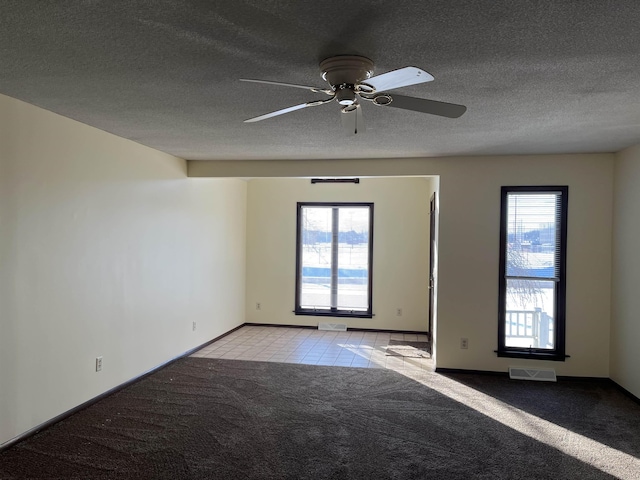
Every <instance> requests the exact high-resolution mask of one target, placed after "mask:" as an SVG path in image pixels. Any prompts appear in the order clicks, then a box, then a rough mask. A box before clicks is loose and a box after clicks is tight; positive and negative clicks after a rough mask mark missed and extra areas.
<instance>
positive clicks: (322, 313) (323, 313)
mask: <svg viewBox="0 0 640 480" xmlns="http://www.w3.org/2000/svg"><path fill="white" fill-rule="evenodd" d="M293 313H295V314H296V315H309V316H313V317H339V318H373V314H372V313H369V312H358V311H353V312H350V311H345V310H340V311H330V310H294V311H293Z"/></svg>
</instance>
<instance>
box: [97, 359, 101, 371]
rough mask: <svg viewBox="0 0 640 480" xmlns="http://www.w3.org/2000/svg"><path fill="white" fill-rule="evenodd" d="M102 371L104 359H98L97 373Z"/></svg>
mask: <svg viewBox="0 0 640 480" xmlns="http://www.w3.org/2000/svg"><path fill="white" fill-rule="evenodd" d="M101 370H102V357H96V372H99V371H101Z"/></svg>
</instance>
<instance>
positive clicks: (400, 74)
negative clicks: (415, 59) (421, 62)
mask: <svg viewBox="0 0 640 480" xmlns="http://www.w3.org/2000/svg"><path fill="white" fill-rule="evenodd" d="M432 80H433V77H432V76H431V74H429V73H427V72H425V71H424V70H420V69H419V68H417V67H404V68H399V69H398V70H392V71H390V72H387V73H383V74H382V75H376V76H375V77H371V78H369V79H368V80H365V81H364V82H361V83H364V84H365V85H371V86H372V87H374V88H375V89H376V91H378V92H382V91H385V90H393V89H394V88H400V87H406V86H409V85H415V84H416V83H424V82H431V81H432Z"/></svg>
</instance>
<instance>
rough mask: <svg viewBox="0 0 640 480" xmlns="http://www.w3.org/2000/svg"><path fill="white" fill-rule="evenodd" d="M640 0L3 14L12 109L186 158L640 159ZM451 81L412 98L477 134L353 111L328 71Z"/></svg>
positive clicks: (384, 112) (414, 117)
mask: <svg viewBox="0 0 640 480" xmlns="http://www.w3.org/2000/svg"><path fill="white" fill-rule="evenodd" d="M638 25H640V2H638V1H637V0H620V1H613V0H572V1H563V0H528V1H525V0H515V1H514V0H484V1H483V0H468V1H456V0H438V1H433V0H414V1H403V0H398V1H394V2H390V1H369V2H363V1H346V0H340V1H338V0H324V1H322V2H303V1H297V2H294V1H291V2H283V1H275V0H272V1H269V0H234V1H213V2H210V1H204V0H201V1H195V0H193V1H178V0H170V1H159V0H157V1H135V0H132V1H127V2H113V1H111V0H104V1H101V0H92V1H90V0H83V1H80V0H78V1H64V2H56V1H47V2H37V3H34V2H25V1H23V0H19V1H3V2H2V3H0V93H3V94H5V95H9V96H12V97H15V98H18V99H21V100H24V101H26V102H29V103H32V104H35V105H38V106H41V107H43V108H45V109H48V110H51V111H53V112H57V113H59V114H61V115H64V116H67V117H70V118H73V119H76V120H79V121H81V122H84V123H87V124H89V125H92V126H95V127H97V128H100V129H103V130H106V131H109V132H112V133H115V134H116V135H119V136H121V137H125V138H129V139H132V140H134V141H136V142H139V143H142V144H144V145H148V146H150V147H153V148H156V149H158V150H162V151H165V152H168V153H172V154H174V155H177V156H180V157H182V158H186V159H195V160H206V159H210V160H220V159H230V160H236V159H325V158H326V159H338V158H340V159H343V158H394V157H422V156H449V155H487V154H498V155H501V154H539V153H579V152H612V151H618V150H621V149H623V148H625V147H628V146H630V145H633V144H637V143H640V100H639V99H640V27H638ZM337 54H359V55H364V56H367V57H369V58H371V59H372V60H373V61H374V62H375V63H376V71H375V73H376V74H379V73H383V72H386V71H389V70H392V69H396V68H399V67H404V66H408V65H412V66H417V67H420V68H422V69H424V70H426V71H428V72H429V73H431V74H432V75H433V76H434V77H435V81H433V82H431V83H426V84H421V85H416V86H412V87H407V88H403V89H402V90H401V91H399V93H402V94H404V95H412V96H416V97H421V98H429V99H434V100H441V101H445V102H452V103H460V104H464V105H466V106H467V107H468V111H467V113H465V115H464V116H462V117H461V118H459V119H455V120H453V119H448V118H442V117H436V116H430V115H425V114H420V113H416V112H411V111H405V110H399V109H393V108H389V107H376V106H374V105H371V104H365V105H364V106H363V110H364V115H365V121H366V124H367V130H366V132H365V133H363V134H359V135H358V136H355V137H353V136H352V137H349V136H346V135H344V133H343V132H342V130H341V127H340V122H339V110H338V105H336V104H335V103H332V104H329V105H324V106H320V107H315V108H307V109H304V110H300V111H296V112H293V113H290V114H287V115H283V116H280V117H276V118H272V119H269V120H265V121H262V122H257V123H253V124H245V123H243V120H245V119H247V118H250V117H254V116H257V115H261V114H263V113H267V112H270V111H273V110H278V109H280V108H284V107H287V106H291V105H296V104H299V103H303V102H306V101H308V100H314V99H317V98H323V97H322V95H319V94H313V93H311V92H308V91H305V90H301V89H295V88H286V87H278V86H271V85H260V84H250V83H243V82H240V81H238V79H239V78H260V79H267V80H278V81H284V82H291V83H299V84H305V85H318V86H324V85H325V84H324V83H323V81H322V79H321V78H320V71H319V69H318V63H319V62H320V60H322V59H324V58H326V57H328V56H331V55H337Z"/></svg>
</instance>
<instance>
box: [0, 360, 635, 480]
mask: <svg viewBox="0 0 640 480" xmlns="http://www.w3.org/2000/svg"><path fill="white" fill-rule="evenodd" d="M424 375H425V379H426V380H425V383H420V382H417V381H415V380H412V379H411V378H408V377H406V376H403V375H401V374H399V373H397V372H394V371H390V370H385V369H358V368H342V367H321V366H312V365H294V364H281V363H262V362H250V361H235V360H220V359H206V358H186V359H182V360H179V361H177V362H175V363H173V364H171V365H170V366H168V367H166V368H164V369H162V370H160V371H159V372H156V373H154V374H153V375H150V376H148V377H146V378H144V379H143V380H141V381H139V382H136V383H135V384H133V385H131V386H129V387H127V388H125V389H123V390H120V391H119V392H117V393H115V394H113V395H111V396H109V397H107V398H105V399H103V400H101V401H100V402H98V403H96V404H94V405H92V406H90V407H88V408H86V409H84V410H82V411H81V412H79V413H76V414H74V415H72V416H71V417H69V418H67V419H66V420H64V421H62V422H60V423H58V424H56V425H54V426H52V427H50V428H48V429H46V430H44V431H43V432H41V433H39V434H37V435H35V436H34V437H31V438H29V439H27V440H26V441H23V442H21V443H20V444H18V445H16V446H14V447H12V448H10V449H8V450H7V451H5V452H3V453H0V478H2V479H21V478H47V479H54V478H60V479H107V478H113V479H136V480H141V479H172V480H175V479H192V478H193V479H233V480H236V479H238V480H239V479H292V480H293V479H325V478H327V479H403V480H406V479H428V478H435V479H463V478H464V479H469V478H474V479H475V478H484V479H496V478H497V479H519V478H523V479H524V478H535V479H600V478H614V477H612V476H610V475H608V474H606V473H604V472H603V471H602V470H601V469H599V468H596V467H594V466H592V465H590V464H588V463H586V462H584V461H581V460H579V459H577V458H575V457H573V456H570V455H567V454H565V453H562V452H561V451H560V450H558V449H556V448H553V447H551V446H549V445H547V444H545V443H543V442H540V441H538V440H536V439H534V438H532V437H531V436H530V435H523V434H522V433H519V432H518V431H517V430H516V429H513V428H509V427H507V426H506V425H504V424H503V423H501V422H499V421H496V420H494V419H493V418H491V417H490V416H488V415H485V414H483V413H480V412H478V411H477V410H475V409H473V408H470V407H467V406H465V405H464V404H463V403H460V402H458V401H456V400H453V399H452V398H450V396H447V395H444V394H442V393H439V392H438V390H437V389H435V388H431V387H429V386H428V385H429V382H430V381H432V382H438V381H444V380H446V381H449V382H450V383H453V384H456V383H457V382H458V380H456V379H455V378H454V377H451V376H449V377H443V376H441V375H438V374H434V373H424ZM461 378H464V379H466V381H467V384H466V385H464V384H463V383H460V385H461V386H464V387H465V388H469V387H470V386H471V387H472V388H474V390H473V391H478V392H482V395H495V397H496V398H500V397H504V398H505V399H506V400H501V401H508V402H512V403H513V404H517V408H519V409H523V410H524V411H529V410H531V411H535V414H536V415H539V416H544V415H547V414H551V412H556V413H553V415H555V416H556V418H555V421H557V422H564V423H565V425H566V426H567V427H569V428H574V429H579V430H580V431H581V432H582V434H584V435H590V436H591V438H594V439H596V440H598V441H600V442H603V443H606V444H607V445H609V446H610V447H614V448H619V449H624V450H625V451H626V452H627V453H628V454H629V455H634V456H636V457H640V444H639V443H638V438H639V436H638V434H639V433H640V431H639V430H640V422H639V419H640V406H638V405H637V404H635V403H633V402H632V401H630V400H629V399H627V398H626V397H624V396H623V395H622V394H620V393H619V392H618V391H616V390H615V389H613V388H611V387H610V386H607V385H601V384H596V385H595V386H593V385H590V384H585V385H586V386H585V387H583V386H579V387H577V388H576V387H575V386H573V385H569V386H564V385H562V384H560V383H558V384H553V385H540V384H534V382H529V383H528V384H524V383H523V382H510V381H509V380H507V379H505V378H500V379H493V378H482V377H478V376H471V377H461ZM469 381H471V384H469V383H468V382H469ZM473 382H476V384H475V385H473ZM470 391H471V390H470ZM523 392H524V394H523ZM527 392H529V397H532V398H533V401H532V402H529V403H530V404H527V401H526V398H527V395H526V393H527ZM559 399H564V402H566V403H557V402H558V400H559ZM545 401H546V402H547V404H546V405H545ZM603 404H604V407H607V408H603ZM607 409H608V410H607ZM607 411H612V412H614V413H613V414H611V415H610V416H609V417H606V413H605V417H604V418H603V417H602V415H603V413H602V412H607ZM623 413H624V414H623ZM571 422H574V425H571ZM587 453H589V454H590V452H587ZM593 455H594V458H597V455H598V452H597V451H594V452H593ZM594 464H597V462H595V463H594ZM639 475H640V472H639ZM639 478H640V476H639Z"/></svg>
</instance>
